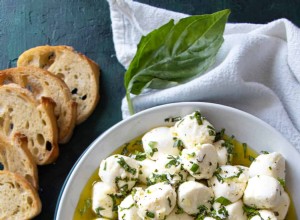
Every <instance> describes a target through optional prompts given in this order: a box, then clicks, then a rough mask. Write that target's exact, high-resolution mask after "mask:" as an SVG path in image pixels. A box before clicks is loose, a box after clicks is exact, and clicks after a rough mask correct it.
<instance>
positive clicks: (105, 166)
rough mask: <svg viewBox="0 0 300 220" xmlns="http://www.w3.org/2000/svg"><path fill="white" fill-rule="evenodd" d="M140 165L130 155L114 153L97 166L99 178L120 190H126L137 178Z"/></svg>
mask: <svg viewBox="0 0 300 220" xmlns="http://www.w3.org/2000/svg"><path fill="white" fill-rule="evenodd" d="M139 169H140V165H139V164H138V162H137V161H136V160H134V159H132V158H130V157H126V156H123V155H118V154H115V155H113V156H110V157H108V158H107V159H105V160H103V161H102V162H101V164H100V168H99V176H100V178H101V180H102V181H103V182H105V183H107V184H109V185H110V186H113V187H116V188H117V189H118V190H119V191H120V192H128V191H130V190H131V189H132V187H133V186H134V185H135V183H136V182H137V180H138V176H139Z"/></svg>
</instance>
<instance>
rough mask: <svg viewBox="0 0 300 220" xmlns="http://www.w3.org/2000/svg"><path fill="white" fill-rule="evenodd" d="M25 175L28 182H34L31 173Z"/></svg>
mask: <svg viewBox="0 0 300 220" xmlns="http://www.w3.org/2000/svg"><path fill="white" fill-rule="evenodd" d="M24 177H25V179H26V180H27V181H28V182H30V183H31V184H33V183H34V180H33V177H32V176H31V175H29V174H26V175H25V176H24Z"/></svg>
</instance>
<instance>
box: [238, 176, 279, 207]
mask: <svg viewBox="0 0 300 220" xmlns="http://www.w3.org/2000/svg"><path fill="white" fill-rule="evenodd" d="M283 193H284V189H283V188H282V186H281V185H280V183H279V181H278V180H277V179H275V178H273V177H271V176H265V175H258V176H254V177H252V178H250V179H249V181H248V185H247V187H246V189H245V192H244V197H243V200H244V203H245V204H246V205H248V206H251V207H256V208H258V209H272V208H275V207H278V205H279V204H280V202H281V201H282V198H283Z"/></svg>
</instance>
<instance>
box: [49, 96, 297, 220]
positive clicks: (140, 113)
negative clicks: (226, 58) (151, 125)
mask: <svg viewBox="0 0 300 220" xmlns="http://www.w3.org/2000/svg"><path fill="white" fill-rule="evenodd" d="M192 105H195V106H197V105H198V106H199V107H200V106H212V107H213V108H223V109H227V110H229V111H233V112H234V113H238V114H241V115H243V116H245V117H248V118H250V120H253V121H255V123H259V124H261V125H262V126H265V127H267V128H268V129H269V130H270V131H271V132H273V133H274V134H276V135H278V136H280V137H281V138H282V139H283V140H285V141H286V142H287V143H288V144H289V146H290V147H289V150H291V151H293V153H296V154H298V155H299V152H298V151H297V150H296V148H295V147H294V146H293V145H292V144H291V143H290V142H289V141H288V140H287V139H286V138H285V137H284V136H283V135H282V134H281V133H280V132H279V131H277V130H276V129H275V128H274V127H272V126H271V125H269V124H268V123H267V122H265V121H263V120H262V119H260V118H258V117H256V116H254V115H252V114H250V113H247V112H245V111H242V110H239V109H237V108H233V107H230V106H226V105H221V104H216V103H211V102H177V103H169V104H164V105H159V106H155V107H152V108H148V109H145V110H143V111H140V112H138V113H136V114H134V115H132V116H130V117H128V118H126V119H123V120H121V121H119V122H118V123H116V124H115V125H113V126H111V127H110V128H108V129H107V130H105V131H104V132H103V133H101V134H100V135H99V136H98V137H97V138H96V139H95V140H94V141H93V142H92V143H91V144H90V145H89V146H88V147H87V148H86V149H85V150H84V151H83V152H82V154H81V155H80V156H79V158H78V159H77V161H76V162H75V163H74V165H73V166H72V168H71V170H70V171H69V173H68V175H67V177H66V179H65V181H64V183H63V185H62V187H61V190H60V193H59V196H58V198H57V202H56V208H55V213H54V219H58V218H57V217H58V215H59V213H60V209H61V204H63V203H62V201H63V200H62V198H63V197H64V194H65V193H66V190H65V189H66V188H68V187H67V186H68V185H69V184H70V183H71V182H70V180H71V179H72V178H73V176H75V172H74V170H76V169H78V167H79V165H80V164H81V163H82V162H83V161H84V159H85V157H87V155H88V152H89V151H91V150H92V149H93V148H94V147H95V146H96V145H97V143H98V142H99V140H101V139H104V138H105V137H106V136H107V135H109V134H110V133H111V132H113V131H114V130H116V129H118V128H119V127H121V126H123V125H124V124H126V123H129V122H130V121H133V120H135V119H136V118H138V117H143V115H145V114H148V113H149V112H152V111H156V110H158V109H163V108H170V107H174V106H176V107H178V106H183V107H184V106H192Z"/></svg>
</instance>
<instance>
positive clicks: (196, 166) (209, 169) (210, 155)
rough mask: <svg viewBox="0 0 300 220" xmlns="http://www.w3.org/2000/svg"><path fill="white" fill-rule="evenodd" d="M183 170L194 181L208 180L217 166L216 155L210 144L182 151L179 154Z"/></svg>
mask: <svg viewBox="0 0 300 220" xmlns="http://www.w3.org/2000/svg"><path fill="white" fill-rule="evenodd" d="M181 160H182V164H183V168H184V169H185V170H186V171H188V172H189V173H190V175H192V176H193V177H195V178H196V179H209V178H211V177H212V175H213V173H214V171H215V170H216V168H217V165H218V155H217V151H216V149H215V147H214V146H213V145H211V144H203V145H201V146H199V147H194V148H190V149H183V150H182V154H181Z"/></svg>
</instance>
